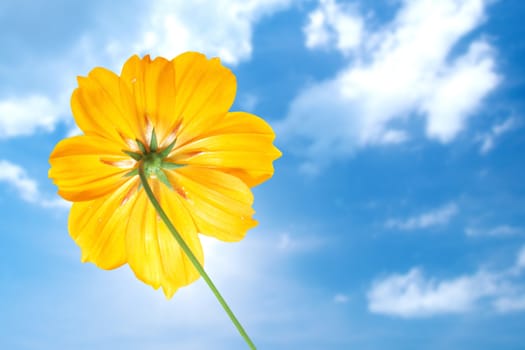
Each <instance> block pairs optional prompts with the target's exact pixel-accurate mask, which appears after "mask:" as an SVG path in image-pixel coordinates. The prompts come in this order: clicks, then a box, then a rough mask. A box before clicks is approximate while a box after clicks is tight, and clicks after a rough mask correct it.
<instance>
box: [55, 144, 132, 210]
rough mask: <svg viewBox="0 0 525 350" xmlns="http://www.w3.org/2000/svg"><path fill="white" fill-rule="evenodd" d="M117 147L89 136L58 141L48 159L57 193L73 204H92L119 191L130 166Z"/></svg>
mask: <svg viewBox="0 0 525 350" xmlns="http://www.w3.org/2000/svg"><path fill="white" fill-rule="evenodd" d="M119 146H120V145H118V144H115V143H113V142H111V141H109V140H107V139H104V138H102V137H100V136H93V135H89V136H88V135H84V136H75V137H71V138H67V139H64V140H62V141H60V142H59V143H58V144H57V145H56V147H55V149H54V150H53V152H52V153H51V156H50V158H49V163H50V164H51V168H50V169H49V177H50V178H51V179H53V182H54V183H55V184H56V185H57V187H58V193H59V194H60V195H61V196H62V197H63V198H64V199H66V200H69V201H74V202H76V201H86V200H93V199H96V198H99V197H101V196H104V195H106V194H108V193H110V192H112V191H115V190H116V189H117V188H119V187H120V186H121V185H122V184H123V183H124V182H125V181H126V180H127V178H126V177H124V176H123V175H124V174H125V173H126V172H128V171H129V168H130V167H132V166H133V164H134V163H133V160H131V159H130V158H129V157H128V156H126V155H124V153H122V151H120V147H119ZM110 163H113V164H116V165H119V166H121V167H119V166H114V165H110Z"/></svg>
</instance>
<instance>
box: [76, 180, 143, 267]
mask: <svg viewBox="0 0 525 350" xmlns="http://www.w3.org/2000/svg"><path fill="white" fill-rule="evenodd" d="M137 186H138V179H137V178H135V179H129V180H128V182H127V183H126V184H124V185H123V186H121V187H119V188H118V189H117V190H116V191H115V192H112V193H110V194H108V195H106V196H104V197H101V198H98V199H95V200H92V201H85V202H76V203H73V206H72V207H71V212H70V214H69V234H70V235H71V237H72V238H73V239H74V240H75V242H76V243H77V244H78V245H79V246H80V248H81V250H82V262H86V261H90V262H92V263H94V264H95V265H97V266H98V267H100V268H102V269H106V270H108V269H114V268H117V267H119V266H121V265H122V264H124V263H125V262H126V239H125V238H126V226H127V225H126V223H127V221H128V218H129V216H130V215H131V208H132V207H133V202H134V200H135V198H136V189H137Z"/></svg>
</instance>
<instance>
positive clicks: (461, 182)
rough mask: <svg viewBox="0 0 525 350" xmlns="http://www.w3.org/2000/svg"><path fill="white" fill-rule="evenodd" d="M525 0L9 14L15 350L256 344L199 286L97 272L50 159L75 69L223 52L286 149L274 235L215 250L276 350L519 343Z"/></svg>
mask: <svg viewBox="0 0 525 350" xmlns="http://www.w3.org/2000/svg"><path fill="white" fill-rule="evenodd" d="M524 10H525V4H523V2H521V1H519V0H506V1H503V0H500V1H491V0H462V1H459V0H441V1H432V0H403V1H401V0H393V1H342V0H339V1H336V0H319V1H317V0H312V1H306V0H305V1H300V0H251V1H237V0H230V1H227V0H219V1H213V2H212V1H196V2H185V1H166V0H161V1H156V2H151V3H150V2H139V1H130V2H129V3H128V2H127V3H126V5H125V6H123V5H122V3H120V5H119V4H117V3H116V2H111V4H110V3H109V2H104V1H93V2H69V1H47V2H34V1H2V3H1V4H0V45H1V47H2V51H1V52H2V53H1V54H0V81H1V83H0V211H1V214H0V215H1V220H2V228H1V230H0V234H1V237H2V244H1V245H0V287H1V288H0V348H2V349H4V348H5V349H60V348H73V349H92V348H97V349H100V350H104V349H115V348H117V349H120V348H123V349H124V348H125V349H211V348H213V349H244V348H245V345H244V343H243V341H242V339H241V338H240V337H239V336H238V334H237V333H236V331H235V329H234V328H233V326H232V325H231V324H230V322H229V320H228V319H227V317H226V315H225V314H224V313H223V311H222V310H221V309H220V306H218V304H217V302H216V301H215V300H214V298H213V296H212V294H211V292H210V291H209V290H208V289H207V287H206V285H205V284H204V283H202V281H198V282H197V283H195V284H193V285H191V286H189V287H186V288H183V289H182V290H180V291H178V292H177V293H176V295H175V296H174V298H173V299H171V300H169V301H167V300H166V299H165V298H164V296H163V294H162V292H160V291H155V290H153V289H152V288H150V287H149V286H146V285H144V284H142V283H140V282H139V281H138V280H136V279H135V278H134V276H133V273H132V272H131V271H130V270H129V268H127V267H123V268H120V269H117V270H114V271H109V272H108V271H102V270H99V269H97V268H96V267H94V266H93V265H91V264H82V263H80V253H79V249H78V248H77V247H76V245H75V244H74V242H73V241H72V240H71V239H70V238H69V235H68V232H67V216H68V208H69V205H68V204H67V203H66V202H64V201H62V200H61V199H60V198H58V196H57V195H56V194H55V193H56V188H55V187H54V186H53V185H52V184H51V181H50V180H49V179H48V178H47V170H48V167H49V165H48V161H47V160H48V156H49V153H50V152H51V150H52V149H53V147H54V145H55V144H56V143H57V142H58V141H59V140H60V139H62V138H64V137H66V136H68V135H72V134H74V133H76V132H77V130H76V128H75V125H74V123H73V120H72V116H71V112H70V108H69V97H70V94H71V92H72V91H73V89H74V87H75V84H76V76H77V75H86V74H87V73H88V72H89V70H91V69H92V68H93V67H95V66H104V67H108V68H110V69H112V70H114V71H117V72H118V71H119V70H120V67H121V66H122V64H123V62H124V61H125V60H126V59H127V58H128V57H129V56H131V55H132V54H135V53H139V54H147V53H150V54H151V55H153V56H155V55H161V56H164V57H168V58H171V57H174V56H175V55H177V54H178V53H181V52H183V51H186V50H197V51H201V52H204V53H206V54H207V55H208V56H219V57H221V59H222V61H223V63H225V64H226V65H228V66H229V67H230V68H231V69H232V70H233V71H234V73H235V74H236V75H237V80H238V90H237V91H238V92H237V99H236V102H235V105H234V109H239V110H247V111H251V112H253V113H256V114H258V115H260V116H262V117H263V118H265V119H266V120H267V121H268V122H269V123H270V124H272V126H273V127H274V128H275V130H276V134H277V138H276V144H277V145H278V147H279V148H280V149H281V150H282V151H283V156H282V158H280V159H279V160H278V161H276V163H275V168H276V172H275V175H274V177H273V178H272V179H271V180H270V181H268V182H267V183H265V184H263V185H261V186H259V187H257V188H255V190H254V193H255V205H254V206H255V209H256V211H257V213H256V218H257V219H258V220H259V222H260V223H259V226H258V227H257V228H255V229H253V230H252V231H250V232H249V234H248V236H247V238H246V239H245V240H243V241H241V242H239V243H235V244H226V243H222V242H218V241H214V240H212V239H205V240H204V247H205V254H206V269H207V270H208V271H209V273H210V275H211V276H212V278H213V279H214V280H215V281H216V284H217V285H218V286H219V288H220V289H221V291H222V292H223V294H224V295H225V297H226V299H227V300H228V301H229V303H230V304H231V306H232V308H233V309H234V311H235V313H236V314H237V315H238V317H239V318H240V320H241V322H242V323H243V324H244V325H245V327H246V328H247V330H248V332H249V334H250V335H251V336H252V338H253V339H254V341H255V343H256V344H257V345H258V346H259V348H261V349H307V350H308V349H362V350H366V349H370V350H376V349H381V350H382V349H403V350H406V349H479V350H483V349H505V350H510V349H523V344H525V332H524V328H523V324H524V323H525V221H524V219H523V218H524V217H525V216H524V214H525V185H524V182H523V178H524V176H525V162H523V156H522V154H523V153H524V149H525V137H524V135H525V133H524V127H525V124H524V122H525V103H524V102H523V101H524V99H523V97H524V96H525V80H524V79H525V68H524V66H523V57H524V54H525V39H523V38H524V37H525V29H524V28H525V27H524V26H523V25H522V21H523V20H522V17H523V14H524Z"/></svg>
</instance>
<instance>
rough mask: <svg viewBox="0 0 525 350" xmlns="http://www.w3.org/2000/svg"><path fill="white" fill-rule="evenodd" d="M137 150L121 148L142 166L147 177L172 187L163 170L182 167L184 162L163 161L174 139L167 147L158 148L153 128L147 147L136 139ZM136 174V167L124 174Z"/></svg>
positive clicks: (171, 147) (173, 143) (172, 145)
mask: <svg viewBox="0 0 525 350" xmlns="http://www.w3.org/2000/svg"><path fill="white" fill-rule="evenodd" d="M136 142H137V146H138V148H139V152H131V151H128V150H122V152H124V153H125V154H127V155H128V156H130V157H131V158H133V159H134V160H136V161H137V162H138V163H139V167H143V169H144V174H145V175H146V177H148V178H153V179H158V180H160V181H161V182H162V183H163V184H165V185H166V186H168V187H170V188H172V186H171V183H170V182H169V180H168V177H167V176H166V173H165V172H164V171H165V170H173V169H177V168H180V167H183V166H184V164H176V163H171V162H168V161H165V159H166V158H167V157H168V156H169V154H170V152H171V150H172V149H173V147H174V146H175V142H176V140H173V142H172V143H170V144H169V146H168V147H166V148H164V149H162V150H159V149H158V144H157V137H156V135H155V129H153V130H152V132H151V142H150V144H149V148H146V146H145V145H144V143H142V141H140V140H139V139H137V140H136ZM137 174H138V168H135V169H133V170H132V171H130V172H129V173H127V174H126V176H135V175H137Z"/></svg>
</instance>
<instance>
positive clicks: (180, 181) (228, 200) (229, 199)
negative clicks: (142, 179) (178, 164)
mask: <svg viewBox="0 0 525 350" xmlns="http://www.w3.org/2000/svg"><path fill="white" fill-rule="evenodd" d="M167 175H168V178H169V179H170V182H171V183H172V185H173V187H174V188H176V189H178V191H179V192H182V195H183V197H185V199H186V201H185V202H186V203H187V204H186V205H187V207H188V208H189V209H190V211H191V212H192V214H193V218H194V220H195V223H196V224H197V229H198V230H199V233H202V234H205V235H208V236H213V237H216V238H218V239H220V240H223V241H228V242H232V241H239V240H241V239H242V238H243V237H244V236H245V234H246V231H247V230H248V229H250V228H252V227H254V226H255V225H256V224H257V222H256V221H255V220H253V219H252V215H253V214H254V210H253V209H252V207H251V205H252V203H253V195H252V193H251V191H250V188H249V187H248V186H247V185H246V184H245V183H243V182H242V181H241V180H240V179H238V178H237V177H235V176H232V175H230V174H226V173H224V172H221V171H218V170H213V169H208V168H200V167H195V166H188V167H184V168H180V169H177V171H170V172H167Z"/></svg>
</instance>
